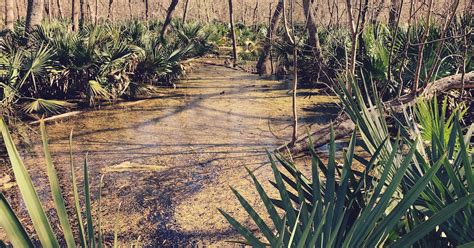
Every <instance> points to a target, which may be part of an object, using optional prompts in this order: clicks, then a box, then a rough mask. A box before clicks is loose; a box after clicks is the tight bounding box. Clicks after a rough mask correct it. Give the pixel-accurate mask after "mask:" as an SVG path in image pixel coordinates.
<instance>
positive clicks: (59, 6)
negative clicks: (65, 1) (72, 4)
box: [56, 0, 64, 19]
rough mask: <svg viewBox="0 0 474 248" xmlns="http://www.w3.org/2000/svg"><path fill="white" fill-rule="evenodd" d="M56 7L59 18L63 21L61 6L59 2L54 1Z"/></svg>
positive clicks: (59, 0)
mask: <svg viewBox="0 0 474 248" xmlns="http://www.w3.org/2000/svg"><path fill="white" fill-rule="evenodd" d="M56 5H57V7H58V14H59V18H60V19H63V18H64V16H63V7H62V6H61V0H56Z"/></svg>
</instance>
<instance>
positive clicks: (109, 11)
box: [107, 0, 114, 20]
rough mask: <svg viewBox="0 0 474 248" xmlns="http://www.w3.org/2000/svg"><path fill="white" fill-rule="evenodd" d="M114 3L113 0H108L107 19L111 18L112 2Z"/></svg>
mask: <svg viewBox="0 0 474 248" xmlns="http://www.w3.org/2000/svg"><path fill="white" fill-rule="evenodd" d="M113 3H114V0H109V8H108V10H107V19H108V20H113V16H112V4H113Z"/></svg>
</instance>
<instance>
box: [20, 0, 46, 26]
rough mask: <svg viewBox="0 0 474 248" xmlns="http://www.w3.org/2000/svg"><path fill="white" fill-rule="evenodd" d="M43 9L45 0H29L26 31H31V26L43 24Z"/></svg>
mask: <svg viewBox="0 0 474 248" xmlns="http://www.w3.org/2000/svg"><path fill="white" fill-rule="evenodd" d="M43 11H44V1H43V0H28V7H27V10H26V25H25V29H26V32H29V31H30V30H31V27H33V26H36V25H40V24H41V21H43Z"/></svg>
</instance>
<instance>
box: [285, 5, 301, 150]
mask: <svg viewBox="0 0 474 248" xmlns="http://www.w3.org/2000/svg"><path fill="white" fill-rule="evenodd" d="M282 2H283V26H284V28H285V35H286V38H287V39H288V41H289V42H290V44H291V45H292V46H293V89H292V96H291V107H292V108H291V109H292V113H293V125H292V126H293V132H292V135H291V141H290V146H294V144H295V142H296V138H297V136H298V111H297V103H296V93H297V92H296V91H297V90H298V45H297V42H296V34H295V27H294V18H293V9H294V3H293V2H291V6H290V13H291V18H290V20H291V31H292V34H290V29H289V27H288V23H287V17H286V1H285V0H282Z"/></svg>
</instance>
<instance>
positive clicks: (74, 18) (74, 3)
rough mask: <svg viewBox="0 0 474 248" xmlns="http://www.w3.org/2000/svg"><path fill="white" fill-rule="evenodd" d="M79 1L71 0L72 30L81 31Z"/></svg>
mask: <svg viewBox="0 0 474 248" xmlns="http://www.w3.org/2000/svg"><path fill="white" fill-rule="evenodd" d="M77 1H78V0H71V21H72V30H73V31H78V30H79V18H78V13H77Z"/></svg>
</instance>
